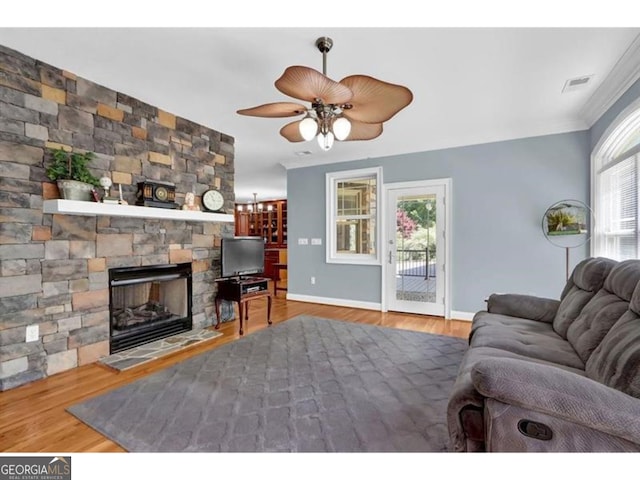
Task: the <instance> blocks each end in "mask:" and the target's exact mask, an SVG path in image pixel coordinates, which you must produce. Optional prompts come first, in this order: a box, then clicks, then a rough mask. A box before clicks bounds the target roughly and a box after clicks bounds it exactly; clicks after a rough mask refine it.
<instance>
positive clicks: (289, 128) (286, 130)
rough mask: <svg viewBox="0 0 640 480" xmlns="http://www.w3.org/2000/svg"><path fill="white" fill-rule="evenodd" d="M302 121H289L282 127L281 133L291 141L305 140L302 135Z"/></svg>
mask: <svg viewBox="0 0 640 480" xmlns="http://www.w3.org/2000/svg"><path fill="white" fill-rule="evenodd" d="M301 121H302V120H298V121H297V122H291V123H287V124H286V125H285V126H284V127H282V128H281V129H280V135H282V136H283V137H284V138H286V139H287V140H289V141H290V142H304V138H302V135H300V122H301Z"/></svg>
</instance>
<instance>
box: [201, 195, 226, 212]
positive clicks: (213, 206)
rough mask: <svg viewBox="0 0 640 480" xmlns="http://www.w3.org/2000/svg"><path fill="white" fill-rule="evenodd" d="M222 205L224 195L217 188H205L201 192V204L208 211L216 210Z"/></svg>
mask: <svg viewBox="0 0 640 480" xmlns="http://www.w3.org/2000/svg"><path fill="white" fill-rule="evenodd" d="M223 205H224V197H223V196H222V194H221V193H220V192H219V191H218V190H207V191H206V192H204V193H203V194H202V206H203V207H204V208H205V210H207V211H209V212H218V211H220V210H221V209H222V206H223Z"/></svg>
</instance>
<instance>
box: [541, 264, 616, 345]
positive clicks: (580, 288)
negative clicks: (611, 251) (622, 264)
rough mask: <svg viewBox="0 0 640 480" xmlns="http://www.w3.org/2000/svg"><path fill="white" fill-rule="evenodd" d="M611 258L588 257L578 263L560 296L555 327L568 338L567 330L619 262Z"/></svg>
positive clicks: (562, 335) (554, 321) (558, 332)
mask: <svg viewBox="0 0 640 480" xmlns="http://www.w3.org/2000/svg"><path fill="white" fill-rule="evenodd" d="M617 263H618V262H616V261H615V260H611V259H609V258H601V257H597V258H587V259H586V260H583V261H581V262H580V263H578V265H576V267H575V268H574V269H573V272H572V273H571V277H570V278H569V280H568V281H567V284H566V285H565V287H564V290H563V291H562V294H561V296H560V299H561V302H560V306H559V307H558V311H557V312H556V316H555V318H554V320H553V329H554V330H555V331H556V333H557V334H558V335H560V336H561V337H563V338H567V330H569V327H570V326H571V324H572V323H573V321H574V320H575V319H576V317H577V316H578V315H579V314H580V312H581V311H582V309H583V308H584V306H585V305H586V304H587V303H588V302H589V300H591V299H592V298H593V296H594V295H595V294H596V292H597V291H598V290H600V289H601V288H602V285H603V284H604V282H605V279H606V278H607V276H608V275H609V273H610V272H611V270H612V268H613V267H614V266H615V265H616V264H617Z"/></svg>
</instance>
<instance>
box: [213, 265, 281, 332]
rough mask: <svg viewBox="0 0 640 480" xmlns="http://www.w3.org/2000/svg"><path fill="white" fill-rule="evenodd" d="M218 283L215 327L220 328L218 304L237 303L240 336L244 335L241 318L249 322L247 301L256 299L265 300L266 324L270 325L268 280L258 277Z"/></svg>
mask: <svg viewBox="0 0 640 480" xmlns="http://www.w3.org/2000/svg"><path fill="white" fill-rule="evenodd" d="M216 282H217V283H218V293H217V294H216V300H215V301H216V326H215V329H216V330H217V329H218V328H220V302H222V301H223V300H227V301H230V302H237V303H238V310H239V312H240V335H242V334H243V333H244V331H243V329H242V318H243V314H242V313H243V310H244V319H245V320H246V321H247V323H248V322H249V305H248V303H249V301H251V300H255V299H257V298H265V297H266V298H267V323H268V324H269V325H271V292H270V291H269V279H267V278H260V277H239V278H233V279H229V278H221V279H218V280H216Z"/></svg>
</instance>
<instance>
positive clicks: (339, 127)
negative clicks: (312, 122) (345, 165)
mask: <svg viewBox="0 0 640 480" xmlns="http://www.w3.org/2000/svg"><path fill="white" fill-rule="evenodd" d="M331 129H332V130H333V134H334V135H335V136H336V140H344V139H345V138H347V137H348V136H349V133H351V122H350V121H349V120H347V119H346V118H345V117H337V118H336V119H335V120H334V121H333V125H332V126H331Z"/></svg>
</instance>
